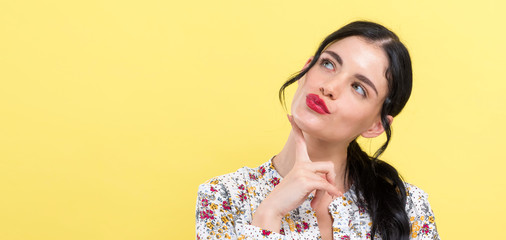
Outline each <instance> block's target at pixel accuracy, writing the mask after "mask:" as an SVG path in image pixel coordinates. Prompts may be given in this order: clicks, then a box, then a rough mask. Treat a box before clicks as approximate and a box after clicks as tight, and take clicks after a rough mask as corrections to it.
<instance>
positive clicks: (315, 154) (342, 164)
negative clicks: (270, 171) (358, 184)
mask: <svg viewBox="0 0 506 240" xmlns="http://www.w3.org/2000/svg"><path fill="white" fill-rule="evenodd" d="M304 138H305V140H306V145H307V151H308V155H309V158H310V159H311V161H312V162H319V161H331V162H333V163H334V171H335V173H336V179H335V183H336V187H337V188H338V189H339V190H341V191H342V192H343V193H344V192H346V191H347V190H348V187H347V186H345V181H344V176H345V172H346V159H347V151H348V144H347V143H346V144H336V143H329V142H326V141H322V140H320V139H316V138H312V137H310V136H308V135H304ZM273 164H274V167H275V168H276V170H277V171H278V173H279V174H280V175H281V176H282V177H285V176H286V175H287V174H288V173H289V172H290V170H291V169H292V167H293V165H294V164H295V140H294V137H293V133H292V132H290V135H289V136H288V140H287V141H286V143H285V146H284V147H283V149H282V150H281V152H280V153H279V154H277V155H276V156H275V157H274V159H273Z"/></svg>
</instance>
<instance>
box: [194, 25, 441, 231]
mask: <svg viewBox="0 0 506 240" xmlns="http://www.w3.org/2000/svg"><path fill="white" fill-rule="evenodd" d="M295 82H297V85H298V88H297V91H296V93H295V95H294V97H293V101H292V108H291V114H292V115H289V116H288V120H289V121H290V123H291V125H292V131H291V133H290V135H289V137H288V140H287V141H286V144H285V146H284V148H283V149H282V150H281V152H279V153H278V154H277V155H275V156H274V157H272V158H271V159H270V160H269V161H267V162H266V163H264V164H262V165H261V166H259V167H257V168H253V169H252V168H247V167H244V168H241V169H239V170H238V171H236V172H234V173H230V174H226V175H222V176H219V177H216V178H213V179H211V180H209V181H208V182H206V183H205V184H202V185H200V187H199V192H198V199H197V212H196V219H197V225H196V230H197V239H324V240H327V239H439V235H438V233H437V229H436V224H435V221H434V215H433V212H432V210H431V208H430V205H429V202H428V200H427V194H426V193H424V192H423V191H422V190H420V189H419V188H417V187H415V186H414V185H411V184H408V183H405V182H403V181H402V179H401V178H400V176H399V174H398V173H397V171H396V170H395V168H393V167H392V166H390V165H389V164H387V163H386V162H383V161H381V160H379V159H378V156H379V155H380V154H381V153H382V152H383V151H384V150H385V149H386V147H387V145H388V142H389V141H390V137H391V131H390V125H391V124H392V121H393V117H395V116H396V115H397V114H399V112H400V111H401V110H402V108H403V107H404V105H405V104H406V102H407V101H408V99H409V96H410V94H411V86H412V70H411V60H410V57H409V53H408V51H407V49H406V48H405V47H404V45H403V44H402V43H401V42H400V41H399V39H398V37H397V36H396V35H395V34H394V33H392V32H391V31H390V30H388V29H386V28H385V27H383V26H381V25H379V24H376V23H372V22H362V21H360V22H352V23H350V24H348V25H346V26H344V27H342V28H341V29H339V30H337V31H336V32H334V33H332V34H330V35H329V36H328V37H327V38H325V40H324V41H323V42H322V43H321V44H320V46H319V48H318V50H317V51H316V53H315V54H314V56H313V57H311V58H310V59H309V60H308V62H307V63H306V64H305V66H304V68H303V69H302V70H301V71H300V72H299V73H298V74H296V75H295V76H294V77H292V78H291V79H289V80H288V81H287V82H286V83H285V84H284V85H283V86H282V87H281V89H280V93H279V96H280V100H281V102H282V103H283V104H284V90H285V88H286V87H288V86H289V85H290V84H292V83H295ZM383 132H385V133H386V136H387V140H386V142H385V143H384V145H383V146H382V147H381V148H380V149H379V150H378V151H377V152H376V154H375V155H374V156H373V157H370V156H368V155H367V154H366V153H365V152H363V151H362V150H361V149H360V146H359V145H358V144H357V142H356V139H357V137H359V136H362V137H366V138H372V137H376V136H378V135H380V134H381V133H383Z"/></svg>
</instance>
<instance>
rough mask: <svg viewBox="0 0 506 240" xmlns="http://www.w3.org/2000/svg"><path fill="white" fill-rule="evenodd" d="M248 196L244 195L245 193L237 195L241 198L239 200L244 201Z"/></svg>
mask: <svg viewBox="0 0 506 240" xmlns="http://www.w3.org/2000/svg"><path fill="white" fill-rule="evenodd" d="M247 198H248V197H247V196H246V193H241V195H239V199H241V202H244V200H246V199H247Z"/></svg>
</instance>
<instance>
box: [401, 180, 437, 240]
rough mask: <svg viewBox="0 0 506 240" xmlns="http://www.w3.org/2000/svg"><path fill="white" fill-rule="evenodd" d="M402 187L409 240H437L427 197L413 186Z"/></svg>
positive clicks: (407, 184) (433, 218) (408, 184)
mask: <svg viewBox="0 0 506 240" xmlns="http://www.w3.org/2000/svg"><path fill="white" fill-rule="evenodd" d="M404 185H405V187H406V195H407V198H406V212H407V214H408V218H409V223H410V226H411V231H410V239H439V234H438V231H437V227H436V219H435V216H434V212H433V211H432V208H431V206H430V203H429V199H428V198H429V195H428V194H427V193H426V192H425V191H423V190H422V189H420V188H419V187H417V186H415V185H413V184H410V183H404Z"/></svg>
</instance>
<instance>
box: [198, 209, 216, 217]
mask: <svg viewBox="0 0 506 240" xmlns="http://www.w3.org/2000/svg"><path fill="white" fill-rule="evenodd" d="M200 219H214V212H213V210H211V209H208V210H206V211H202V212H200Z"/></svg>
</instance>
